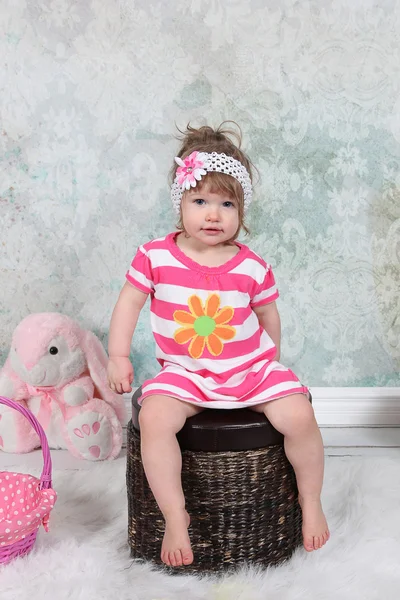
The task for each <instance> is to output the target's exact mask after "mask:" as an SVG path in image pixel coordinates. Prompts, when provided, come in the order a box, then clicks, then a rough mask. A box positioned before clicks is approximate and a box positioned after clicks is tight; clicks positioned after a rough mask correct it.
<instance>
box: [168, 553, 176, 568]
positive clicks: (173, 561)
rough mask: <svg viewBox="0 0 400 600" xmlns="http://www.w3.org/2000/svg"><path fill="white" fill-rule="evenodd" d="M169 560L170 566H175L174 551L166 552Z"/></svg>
mask: <svg viewBox="0 0 400 600" xmlns="http://www.w3.org/2000/svg"><path fill="white" fill-rule="evenodd" d="M168 556H169V562H170V565H171V566H172V567H176V559H175V552H168Z"/></svg>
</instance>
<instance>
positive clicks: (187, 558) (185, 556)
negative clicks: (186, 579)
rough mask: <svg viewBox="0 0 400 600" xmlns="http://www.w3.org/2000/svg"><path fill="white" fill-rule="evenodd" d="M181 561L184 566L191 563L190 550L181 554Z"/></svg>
mask: <svg viewBox="0 0 400 600" xmlns="http://www.w3.org/2000/svg"><path fill="white" fill-rule="evenodd" d="M182 559H183V564H184V565H190V564H191V563H192V562H193V552H192V551H191V550H184V551H183V552H182Z"/></svg>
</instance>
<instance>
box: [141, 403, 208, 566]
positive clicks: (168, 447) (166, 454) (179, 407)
mask: <svg viewBox="0 0 400 600" xmlns="http://www.w3.org/2000/svg"><path fill="white" fill-rule="evenodd" d="M201 410H202V409H201V408H200V407H198V406H194V405H192V404H188V403H186V402H182V401H180V400H177V399H176V398H171V397H170V396H148V397H147V398H145V399H144V400H143V405H142V408H141V410H140V412H139V423H140V438H141V451H142V460H143V467H144V470H145V473H146V477H147V481H148V482H149V486H150V488H151V490H152V492H153V494H154V497H155V499H156V502H157V504H158V506H159V508H160V510H161V512H162V514H163V516H164V519H165V533H164V539H163V543H162V547H161V560H162V561H163V562H164V563H165V564H167V565H171V566H173V567H175V566H180V565H182V564H184V565H189V564H190V563H191V562H193V552H192V550H191V547H190V540H189V535H188V531H187V530H188V526H189V522H190V518H189V515H188V514H187V512H186V510H185V498H184V496H183V491H182V483H181V470H182V454H181V450H180V448H179V444H178V441H177V439H176V434H177V433H178V431H180V429H182V427H183V426H184V424H185V421H186V419H187V418H189V417H192V416H193V415H195V414H197V413H198V412H200V411H201Z"/></svg>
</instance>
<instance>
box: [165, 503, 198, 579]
mask: <svg viewBox="0 0 400 600" xmlns="http://www.w3.org/2000/svg"><path fill="white" fill-rule="evenodd" d="M189 524H190V517H189V515H188V513H187V512H186V510H181V511H179V512H176V513H170V514H169V515H168V517H166V518H165V533H164V539H163V543H162V546H161V560H162V561H163V563H165V564H166V565H168V566H169V567H181V566H182V565H190V564H191V563H192V562H193V552H192V548H191V546H190V540H189V534H188V527H189Z"/></svg>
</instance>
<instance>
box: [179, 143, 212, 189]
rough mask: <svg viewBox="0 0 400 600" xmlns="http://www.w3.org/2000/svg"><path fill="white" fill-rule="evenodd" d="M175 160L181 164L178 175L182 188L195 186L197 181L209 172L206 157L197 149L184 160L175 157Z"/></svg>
mask: <svg viewBox="0 0 400 600" xmlns="http://www.w3.org/2000/svg"><path fill="white" fill-rule="evenodd" d="M175 162H176V163H177V164H178V165H179V167H178V168H177V170H176V176H177V179H178V184H179V185H180V186H182V189H186V190H190V187H195V186H196V183H197V182H198V181H200V179H201V178H202V176H203V175H205V174H206V173H207V171H206V169H205V168H206V157H205V156H204V154H203V153H202V152H197V150H195V152H192V154H189V156H187V157H186V158H184V159H183V160H182V159H181V158H178V157H175Z"/></svg>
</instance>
